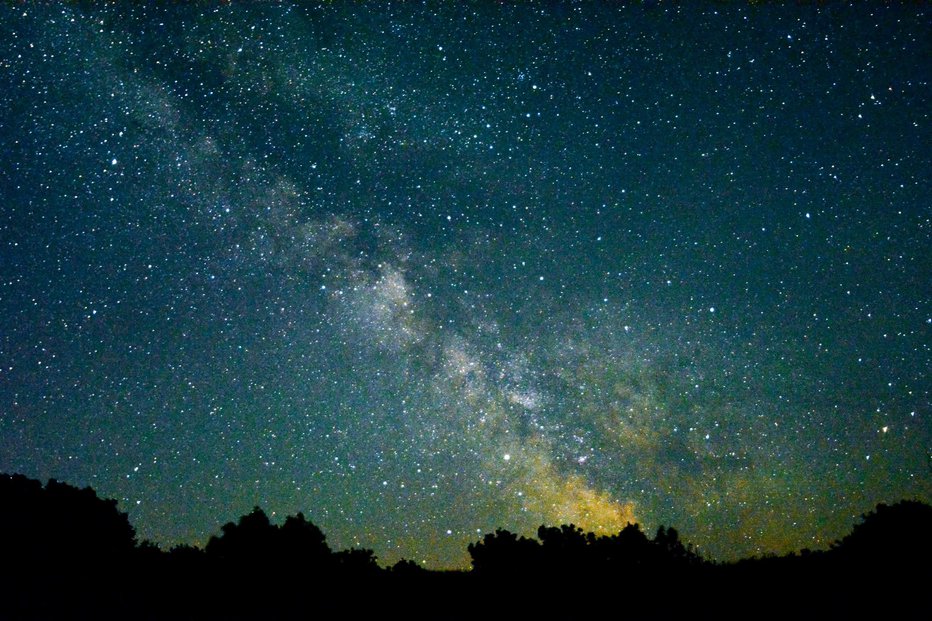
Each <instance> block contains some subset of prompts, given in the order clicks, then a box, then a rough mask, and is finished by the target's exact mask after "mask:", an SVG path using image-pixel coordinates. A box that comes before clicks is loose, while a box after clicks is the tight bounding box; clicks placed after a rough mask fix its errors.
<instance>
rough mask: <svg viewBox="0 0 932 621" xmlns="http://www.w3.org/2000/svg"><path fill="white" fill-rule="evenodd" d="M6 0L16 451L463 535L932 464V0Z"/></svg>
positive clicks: (404, 546)
mask: <svg viewBox="0 0 932 621" xmlns="http://www.w3.org/2000/svg"><path fill="white" fill-rule="evenodd" d="M180 4H181V3H168V2H165V3H158V4H157V3H129V2H126V3H108V4H106V5H104V4H103V3H74V4H70V3H69V4H66V5H63V4H60V3H57V2H48V3H29V2H27V3H4V4H3V7H2V8H0V146H2V154H0V158H2V160H0V162H2V166H0V471H4V472H21V473H23V474H26V475H27V476H30V477H34V478H41V479H46V478H49V477H55V478H57V479H59V480H63V481H66V482H68V483H72V484H75V485H79V486H85V485H90V486H92V487H94V488H95V489H96V490H97V491H98V493H99V494H100V495H101V496H104V497H111V498H116V499H117V500H118V501H119V503H120V504H119V506H120V508H121V510H123V511H126V512H128V514H129V517H130V520H131V521H132V523H133V524H134V525H135V526H136V528H137V531H138V533H139V535H140V537H141V538H149V539H151V540H153V541H155V542H157V543H159V544H160V545H161V546H162V547H163V548H167V547H170V546H172V545H174V544H177V543H182V542H184V543H195V544H203V543H205V542H206V540H207V538H208V537H209V536H210V535H211V534H214V533H217V532H219V526H220V525H221V524H222V523H224V522H226V521H229V520H235V519H236V518H237V517H238V516H240V515H242V514H244V513H248V512H249V511H250V510H251V509H252V507H253V506H254V505H259V506H261V507H263V508H264V509H265V510H266V511H267V513H269V515H270V516H271V517H272V519H273V521H277V522H280V521H281V520H283V519H284V517H285V516H286V515H288V514H294V513H296V512H298V511H303V512H304V513H305V515H307V517H308V519H310V520H311V521H313V522H314V523H315V524H317V525H318V526H320V527H321V529H322V530H323V531H324V532H325V533H326V534H327V536H328V541H329V543H330V544H331V546H332V547H334V548H340V549H341V548H346V547H350V546H364V547H368V548H372V549H373V550H374V551H375V552H376V554H377V555H378V556H379V559H380V561H381V562H383V563H393V562H394V561H396V560H398V559H400V558H402V557H404V558H409V559H413V560H416V561H418V562H424V563H426V565H427V566H428V567H433V568H442V567H465V566H468V562H469V558H468V555H467V553H466V545H467V544H468V543H469V542H472V541H476V540H478V539H480V538H481V535H482V534H484V533H487V532H491V531H493V530H494V529H495V528H496V527H504V528H508V529H510V530H513V531H516V532H520V533H523V534H528V535H530V534H533V533H534V532H535V531H536V528H537V526H539V525H540V524H552V525H556V524H561V523H569V522H574V523H576V524H578V525H580V526H582V527H583V528H585V529H587V530H593V531H596V532H617V531H618V530H620V529H621V528H622V527H623V526H624V525H625V524H626V523H627V522H628V521H629V520H630V521H635V520H636V521H638V522H640V523H641V524H642V525H643V526H644V527H645V530H647V531H648V532H649V533H652V532H653V530H655V529H656V528H657V526H658V525H660V524H667V525H673V526H675V527H677V528H678V529H679V530H680V532H681V534H682V536H683V538H684V539H686V540H688V541H692V542H694V543H695V544H697V545H698V546H699V551H700V552H701V553H702V554H704V555H706V556H708V557H711V558H713V559H718V560H728V559H735V558H738V557H741V556H747V555H751V554H760V553H764V552H768V551H773V552H786V551H789V550H794V549H800V548H803V547H810V548H824V547H827V546H828V544H829V543H831V542H832V541H833V540H834V539H836V538H839V537H841V536H842V535H844V534H845V533H846V532H848V530H849V529H850V526H851V524H853V523H855V522H856V521H857V519H858V516H859V515H860V514H861V513H863V512H865V511H867V510H869V509H871V508H873V507H874V505H876V504H877V503H879V502H895V501H896V500H899V499H901V498H917V499H919V500H923V501H925V502H929V501H930V499H932V457H930V455H932V421H930V416H932V407H930V404H932V356H930V346H932V253H930V247H932V244H930V241H932V209H930V202H929V197H930V189H932V188H930V178H929V171H930V170H932V148H930V147H932V139H930V138H932V136H930V119H929V115H930V111H932V107H930V97H929V94H930V91H929V86H930V84H929V82H930V78H932V75H930V74H932V19H930V17H932V14H930V10H929V6H928V5H925V4H923V3H904V4H897V3H879V2H878V3H874V2H864V3H857V4H856V5H854V6H849V5H845V4H841V3H832V4H829V5H828V6H822V7H808V8H806V7H803V8H799V7H797V6H796V5H791V4H789V3H787V5H786V6H777V5H772V4H767V5H766V6H746V5H744V4H743V3H734V4H724V3H708V4H705V3H687V4H686V6H682V7H677V6H675V5H672V4H664V3H658V4H656V5H655V4H653V3H652V4H649V5H644V6H641V5H639V6H635V7H624V6H622V3H601V4H595V3H578V2H577V3H562V4H555V3H536V4H525V3H513V4H508V3H506V4H500V3H492V2H456V3H454V2H447V3H443V4H440V3H437V4H434V3H427V4H418V3H414V2H405V3H395V4H376V3H362V2H352V3H350V2H333V3H324V4H320V5H311V4H298V5H291V4H278V3H275V4H272V3H269V4H265V3H263V4H260V3H258V2H256V3H246V2H241V3H240V2H234V3H231V4H228V5H216V6H214V5H212V4H210V3H203V2H199V3H192V4H191V5H188V6H180Z"/></svg>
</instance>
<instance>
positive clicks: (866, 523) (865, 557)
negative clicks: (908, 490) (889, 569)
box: [832, 500, 932, 565]
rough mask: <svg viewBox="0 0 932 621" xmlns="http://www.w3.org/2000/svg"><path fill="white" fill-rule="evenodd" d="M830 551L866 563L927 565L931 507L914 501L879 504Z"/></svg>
mask: <svg viewBox="0 0 932 621" xmlns="http://www.w3.org/2000/svg"><path fill="white" fill-rule="evenodd" d="M861 518H862V521H861V523H860V524H855V525H854V527H853V528H852V530H851V532H850V533H849V534H848V535H846V536H845V537H843V538H842V539H841V540H840V541H836V542H835V543H834V544H833V546H832V552H833V553H834V554H836V555H837V556H839V557H841V558H844V559H845V560H847V561H854V562H858V563H868V564H878V563H880V564H886V565H890V564H894V563H896V564H903V563H906V564H909V563H913V562H922V563H927V562H928V559H929V558H930V557H932V507H930V506H929V505H927V504H925V503H922V502H919V501H917V500H902V501H900V502H898V503H896V504H893V505H886V504H879V505H877V508H876V509H875V510H874V511H870V512H868V513H865V514H864V515H862V516H861Z"/></svg>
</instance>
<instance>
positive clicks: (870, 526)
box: [0, 474, 932, 619]
mask: <svg viewBox="0 0 932 621" xmlns="http://www.w3.org/2000/svg"><path fill="white" fill-rule="evenodd" d="M930 527H932V507H930V506H929V505H927V504H924V503H922V502H919V501H915V500H903V501H900V502H897V503H896V504H893V505H885V504H880V505H877V507H876V509H875V510H874V511H871V512H869V513H867V514H864V515H863V516H862V521H861V522H860V523H859V524H855V525H854V527H853V529H852V530H851V532H850V533H849V534H848V535H846V536H844V537H842V538H841V539H840V540H838V541H836V542H835V543H834V544H832V546H831V547H830V548H829V549H828V550H824V551H810V550H803V551H802V552H800V553H791V554H786V555H783V556H776V555H771V556H764V557H760V558H753V559H744V560H741V561H738V562H735V563H714V562H711V561H709V560H706V559H703V558H702V557H701V556H700V555H699V554H698V553H697V552H696V550H695V549H694V548H693V547H692V546H691V545H689V544H688V543H685V542H683V541H682V540H681V538H680V535H679V533H678V532H677V530H676V529H674V528H668V527H664V526H661V527H660V528H659V529H658V530H657V531H656V533H655V535H654V537H653V538H650V537H648V536H647V534H645V533H644V532H643V531H642V530H641V528H640V526H639V525H637V524H628V525H627V526H626V527H625V528H623V529H622V530H621V531H620V532H618V533H616V534H613V535H608V536H606V535H602V536H598V535H595V534H593V533H587V532H584V531H583V530H582V529H581V528H579V527H577V526H575V525H572V524H569V525H562V526H558V527H549V526H541V527H540V528H539V529H538V531H537V538H536V539H532V538H527V537H523V536H519V535H517V534H515V533H512V532H509V531H507V530H502V529H499V530H496V531H495V532H494V533H489V534H487V535H485V536H484V537H483V538H482V539H481V540H479V541H477V542H475V543H472V544H470V545H469V546H468V552H469V555H470V557H471V559H472V570H471V571H468V572H467V571H428V570H426V569H423V568H422V567H420V566H419V565H417V564H416V563H414V562H412V561H407V560H403V561H400V562H398V563H396V564H395V565H394V566H392V567H390V568H382V567H380V566H379V565H378V563H377V558H376V555H375V553H374V552H373V551H372V550H368V549H349V550H342V551H333V550H332V549H331V548H330V547H329V545H328V544H327V540H326V537H325V535H324V533H323V532H321V530H320V529H319V528H318V527H317V526H315V525H314V524H312V523H311V522H310V521H308V520H307V519H306V518H305V517H304V515H303V514H301V513H298V514H297V515H295V516H289V517H287V518H286V519H285V521H284V522H283V523H282V524H281V525H276V524H273V523H271V521H270V520H269V518H268V516H267V515H266V514H265V513H264V512H263V511H262V509H260V508H259V507H256V508H254V509H253V510H252V512H250V513H249V514H247V515H244V516H242V517H240V518H239V520H238V521H237V522H228V523H226V524H224V525H223V526H222V527H221V529H220V533H219V534H218V535H215V536H213V537H211V538H210V540H209V541H208V543H207V545H206V546H205V547H204V548H203V549H201V548H197V547H193V546H189V545H178V546H175V547H173V548H171V549H169V550H167V551H163V550H161V549H160V548H159V547H158V546H156V545H154V544H152V543H150V542H148V541H143V542H140V541H138V540H137V537H136V532H135V529H134V528H133V527H132V525H131V524H130V522H129V520H128V518H127V515H126V514H125V513H122V512H120V511H119V510H118V508H117V504H116V501H114V500H107V499H101V498H99V497H98V496H97V494H96V493H95V492H94V490H92V489H91V488H85V489H77V488H75V487H72V486H70V485H67V484H65V483H60V482H58V481H55V480H54V479H53V480H50V481H49V482H48V483H47V484H46V485H45V486H43V485H42V484H41V483H40V482H39V481H36V480H32V479H29V478H27V477H25V476H22V475H16V474H14V475H7V474H0V554H2V556H0V618H35V619H46V618H94V619H100V618H121V619H130V618H131V619H137V618H153V619H156V618H158V619H161V618H172V619H181V618H190V619H203V618H218V619H220V618H222V619H234V618H312V617H314V616H315V615H319V614H323V615H326V616H333V615H334V614H343V613H347V614H349V613H353V612H355V613H361V612H366V613H376V612H386V611H390V610H396V611H399V612H404V613H405V614H406V615H407V616H409V617H420V616H425V617H432V618H454V617H455V618H466V617H474V616H476V615H478V614H483V615H484V616H492V617H498V616H500V615H499V613H501V616H505V614H506V613H508V612H521V613H529V612H541V611H544V612H547V613H551V614H557V612H558V611H560V610H565V611H570V610H572V611H576V612H578V611H579V610H581V609H583V610H585V609H586V606H587V605H593V604H594V603H595V602H598V601H600V599H602V598H604V597H605V594H606V593H608V594H611V597H614V598H617V597H621V598H623V600H624V607H625V610H627V611H633V610H634V611H636V610H641V611H644V612H645V613H659V614H664V613H667V614H674V613H678V612H684V611H686V610H687V609H689V610H691V611H693V610H694V609H695V605H696V604H695V602H696V600H695V598H705V599H708V598H710V597H712V598H713V599H714V598H718V600H720V601H722V602H727V606H732V607H735V606H739V605H740V606H753V605H755V604H754V602H755V601H757V599H759V598H766V597H771V598H773V597H776V598H777V600H776V601H777V602H778V603H783V604H786V603H787V602H799V601H807V602H809V603H808V604H807V605H808V606H809V608H807V610H808V612H811V613H813V614H814V612H815V611H816V610H818V604H819V603H821V605H822V607H823V608H824V611H825V612H837V611H839V610H842V609H843V608H844V604H845V603H849V604H851V605H852V606H854V605H856V603H857V602H859V601H861V600H862V599H864V598H865V597H869V594H870V593H878V592H880V590H881V587H884V588H895V589H896V591H895V594H896V598H897V600H896V601H899V602H901V603H902V604H904V605H907V606H909V605H911V604H912V603H916V604H918V603H919V602H921V601H925V600H924V598H925V595H924V591H922V590H919V588H920V587H922V586H927V583H928V579H929V577H930V575H929V559H930V558H932V535H930ZM913 584H915V585H916V587H915V589H914V590H910V589H911V588H912V587H911V586H910V585H913ZM868 588H870V589H872V590H867V589H868ZM829 594H830V595H831V596H830V597H829V596H828V595H829ZM911 598H912V599H911ZM814 602H815V603H814ZM722 605H724V604H722ZM727 606H726V607H725V608H722V607H721V605H720V607H719V609H718V610H717V611H716V612H717V613H718V614H719V615H721V614H724V613H725V611H726V610H732V611H734V612H737V611H738V609H736V608H728V607H727ZM740 606H739V608H740ZM813 606H816V607H815V608H813ZM580 607H582V608H580ZM741 610H745V609H743V608H741ZM746 611H747V612H753V609H747V610H746Z"/></svg>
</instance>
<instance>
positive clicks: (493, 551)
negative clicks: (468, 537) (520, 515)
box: [467, 528, 541, 574]
mask: <svg viewBox="0 0 932 621" xmlns="http://www.w3.org/2000/svg"><path fill="white" fill-rule="evenodd" d="M467 551H468V552H469V555H470V557H472V567H473V570H474V571H476V572H477V573H489V574H502V573H513V572H518V573H521V572H526V573H534V572H536V571H538V570H539V562H540V559H541V554H540V544H539V543H538V542H537V541H535V540H533V539H528V538H526V537H519V536H518V535H516V534H515V533H512V532H509V531H507V530H503V529H501V528H499V529H497V530H496V531H495V533H494V534H487V535H486V536H485V537H483V538H482V541H479V542H477V543H471V544H469V546H468V547H467Z"/></svg>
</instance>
